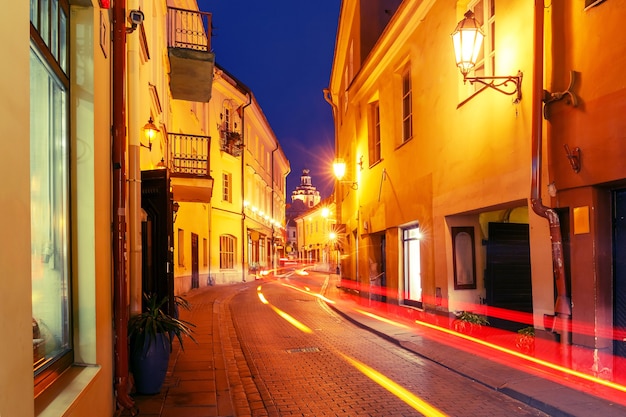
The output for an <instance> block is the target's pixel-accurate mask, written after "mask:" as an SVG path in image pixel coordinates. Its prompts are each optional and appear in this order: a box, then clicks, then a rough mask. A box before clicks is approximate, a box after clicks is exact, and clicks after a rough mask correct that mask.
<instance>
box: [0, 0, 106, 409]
mask: <svg viewBox="0 0 626 417" xmlns="http://www.w3.org/2000/svg"><path fill="white" fill-rule="evenodd" d="M4 12H5V13H3V14H2V17H0V22H1V24H0V27H1V29H0V32H1V33H2V35H3V38H4V39H11V41H10V42H4V43H3V45H2V47H0V49H1V51H2V54H3V55H4V56H10V57H11V65H5V66H3V67H2V68H1V69H0V74H1V75H2V76H1V77H0V91H2V97H3V101H2V104H1V105H0V106H1V107H2V111H1V112H0V120H1V121H2V124H3V126H4V129H5V132H4V134H3V135H2V139H0V149H2V152H3V154H4V155H6V156H7V158H6V161H5V163H4V164H2V167H1V168H0V172H2V174H3V176H4V178H5V179H6V181H5V183H6V184H5V186H4V187H3V188H4V191H3V193H2V194H1V196H0V200H1V201H2V207H3V209H2V215H3V217H4V218H5V219H9V221H7V222H6V224H5V226H4V231H3V236H5V237H6V238H5V239H3V243H2V244H1V245H2V250H0V265H2V267H3V269H4V273H5V276H6V277H11V278H10V279H4V280H3V281H2V291H0V293H2V302H1V303H0V305H1V307H0V308H1V309H2V311H1V313H2V316H3V317H4V318H5V319H4V320H3V325H2V327H3V333H5V334H7V335H11V336H10V343H3V346H2V348H0V353H1V357H2V364H1V365H0V387H1V392H2V395H0V413H2V414H3V415H16V416H17V415H19V416H34V415H55V416H61V415H66V416H69V415H86V414H93V410H94V409H97V410H99V412H100V413H101V414H100V415H112V414H113V412H114V410H115V400H114V396H113V384H112V381H113V376H112V374H113V366H112V357H113V352H112V346H113V336H112V321H111V317H112V311H111V304H112V298H111V246H110V243H111V240H110V238H111V235H110V219H111V211H110V207H111V203H110V186H111V185H110V168H111V166H110V156H109V155H110V126H111V120H110V117H109V114H110V99H109V98H110V83H109V80H110V70H109V68H110V56H108V57H107V56H105V55H104V53H103V51H102V50H101V48H100V44H99V41H100V39H99V38H98V37H97V36H94V34H97V33H99V27H100V23H101V22H100V10H99V9H98V7H97V6H96V7H83V6H72V7H71V17H70V25H71V27H70V36H71V46H70V54H71V58H70V62H71V63H72V69H71V72H72V74H73V75H72V77H71V95H70V98H69V100H70V103H69V108H70V123H71V125H70V135H71V136H70V146H71V149H70V155H71V178H70V181H71V184H72V187H71V196H70V202H71V203H70V204H71V213H72V214H71V219H70V221H71V228H72V231H73V235H72V246H71V251H72V283H73V291H72V300H71V301H72V307H73V309H72V318H73V329H72V331H73V347H74V362H75V363H76V364H79V363H80V364H82V365H74V366H71V367H70V368H69V370H68V371H67V372H66V373H65V374H64V377H62V378H60V379H58V380H56V381H55V383H54V384H52V385H51V386H50V387H48V388H47V389H46V390H44V391H43V393H42V394H41V395H39V397H38V398H37V399H34V398H33V383H34V380H33V356H32V355H31V348H32V347H31V346H32V337H33V334H32V311H33V299H32V292H31V290H32V287H31V280H32V272H31V268H32V267H31V240H30V230H31V221H30V215H31V194H30V191H31V183H30V176H31V166H30V164H31V162H30V146H29V143H30V129H29V126H30V119H31V114H30V103H29V100H28V97H29V90H30V79H29V75H30V72H29V68H30V56H29V47H30V40H29V39H30V35H29V21H30V19H29V3H28V2H16V3H15V4H13V3H11V4H7V5H5V7H4ZM105 24H107V25H108V24H109V23H108V18H107V15H106V11H105ZM108 27H109V28H110V26H108ZM79 75H80V76H79ZM9 318H10V319H9ZM28 342H31V343H28ZM85 365H86V366H85ZM72 378H73V379H74V380H73V381H72ZM70 383H72V384H73V385H72V387H73V388H72V389H71V390H69V389H68V388H69V387H70Z"/></svg>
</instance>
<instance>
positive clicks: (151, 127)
mask: <svg viewBox="0 0 626 417" xmlns="http://www.w3.org/2000/svg"><path fill="white" fill-rule="evenodd" d="M158 131H159V129H158V128H157V127H156V125H155V124H154V120H152V116H150V118H149V119H148V123H146V124H145V125H144V126H143V133H144V135H146V139H148V144H147V145H144V144H143V142H139V145H141V146H143V147H144V148H148V149H149V150H152V141H153V140H154V138H155V137H156V134H157V132H158Z"/></svg>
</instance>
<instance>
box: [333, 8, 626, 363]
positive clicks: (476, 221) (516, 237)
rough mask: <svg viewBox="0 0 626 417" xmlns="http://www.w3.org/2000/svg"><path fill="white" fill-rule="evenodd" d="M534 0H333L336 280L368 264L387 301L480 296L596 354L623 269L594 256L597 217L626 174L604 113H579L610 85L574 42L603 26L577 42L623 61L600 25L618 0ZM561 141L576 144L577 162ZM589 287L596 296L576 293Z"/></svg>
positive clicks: (469, 304)
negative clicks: (338, 227) (464, 66)
mask: <svg viewBox="0 0 626 417" xmlns="http://www.w3.org/2000/svg"><path fill="white" fill-rule="evenodd" d="M543 3H544V2H541V1H535V2H528V1H515V0H511V1H508V0H507V1H498V0H480V1H469V0H460V1H454V0H452V1H434V0H433V1H402V2H400V1H396V2H382V1H380V2H379V1H372V2H358V1H352V0H346V1H343V2H342V6H341V12H340V19H339V26H338V31H337V37H336V46H335V55H334V61H333V68H332V72H331V77H330V84H329V88H328V90H326V91H325V94H326V98H327V101H329V102H330V103H331V105H332V108H333V113H334V118H335V127H336V158H337V159H340V160H343V162H345V163H346V167H347V171H346V175H345V177H344V178H343V179H342V181H337V183H336V192H335V193H336V201H337V222H338V223H339V224H342V225H344V224H345V225H346V234H345V236H344V238H345V242H346V243H345V244H346V251H345V256H344V259H343V260H342V278H343V279H344V280H351V281H353V283H354V285H355V286H356V287H358V288H359V289H360V290H361V292H362V293H363V295H364V296H365V297H367V294H368V293H369V292H370V287H369V281H370V279H372V277H375V276H382V286H383V287H384V289H385V297H386V298H385V301H387V302H388V303H392V304H397V305H401V306H404V307H406V308H408V309H418V310H426V311H435V312H440V313H443V314H450V315H451V314H452V313H453V312H456V311H468V310H469V311H478V312H481V313H484V314H486V315H489V317H490V320H491V321H492V322H494V323H496V325H498V326H502V327H504V328H510V329H511V330H516V329H515V328H514V325H518V326H519V327H524V326H532V327H534V328H535V330H536V331H537V334H538V335H539V336H540V337H545V338H549V339H554V340H560V341H561V344H562V345H569V344H574V345H579V346H583V347H586V348H590V350H588V351H586V352H587V353H586V354H584V355H586V356H585V357H584V358H582V357H581V358H575V357H574V358H573V359H574V360H579V363H585V364H588V363H594V365H593V366H594V367H601V368H602V367H606V369H612V366H613V365H612V363H610V362H611V359H607V357H609V358H610V354H611V353H612V352H613V350H619V349H620V343H622V344H623V342H622V341H621V339H620V338H619V337H618V336H619V327H615V328H614V327H613V326H612V324H613V322H614V321H616V322H617V321H618V320H619V319H620V314H619V311H620V309H622V308H623V301H622V302H621V303H622V304H621V305H620V302H619V301H615V300H614V299H613V297H614V296H617V295H618V294H616V293H613V290H612V289H611V288H612V286H613V285H619V283H620V282H623V273H622V276H621V278H620V276H619V275H617V274H614V273H612V272H611V268H612V266H611V265H614V264H615V263H616V262H617V265H619V261H618V259H619V257H620V255H618V254H616V255H615V257H611V256H608V257H607V254H609V253H613V251H614V250H616V249H615V248H619V247H620V246H619V242H617V241H612V240H611V233H610V232H609V230H611V227H617V223H615V224H613V225H612V226H611V225H610V224H609V223H610V221H609V220H608V219H610V218H611V216H612V215H611V209H610V207H611V206H612V204H613V203H612V202H611V201H612V200H611V198H612V197H611V193H614V194H613V195H614V196H618V195H619V192H618V191H616V190H619V187H620V185H622V186H623V183H624V178H626V173H624V172H623V170H621V169H617V167H618V166H621V163H619V162H618V161H616V160H614V159H613V157H614V156H615V155H618V154H621V153H622V150H623V149H622V148H621V147H620V150H619V151H617V150H616V149H615V146H616V145H615V144H616V143H620V141H619V140H618V139H617V138H615V137H614V136H611V135H610V134H608V133H607V131H606V129H607V128H608V127H609V126H612V125H613V124H614V123H617V120H618V119H619V118H613V119H611V120H607V117H608V116H607V117H605V118H601V117H599V115H597V114H587V113H585V107H584V105H582V103H583V102H584V97H585V96H586V97H589V98H590V99H591V98H593V99H594V100H597V97H598V96H601V97H606V98H607V100H606V101H605V102H606V104H607V105H608V106H609V108H610V109H617V108H619V104H617V103H618V102H619V103H621V102H622V101H621V99H619V100H614V99H613V98H614V97H621V96H622V95H623V87H622V85H623V83H621V81H619V77H618V76H617V75H615V74H613V73H612V72H609V73H607V72H606V71H604V70H603V69H600V67H595V68H590V66H589V64H588V61H585V59H583V58H582V57H583V56H584V55H585V53H584V51H583V50H582V49H581V48H582V47H583V45H588V44H591V43H593V42H592V39H596V40H600V39H604V40H605V41H604V42H603V43H602V45H603V47H602V48H597V47H596V48H593V54H594V55H595V54H598V58H597V60H599V61H605V60H618V61H619V60H621V59H622V58H621V57H623V47H622V46H620V44H619V42H614V41H610V40H609V39H612V36H614V35H615V34H616V33H617V32H618V29H617V27H618V25H617V24H616V22H615V19H614V17H613V16H615V15H616V14H619V13H618V11H620V10H621V9H620V8H621V7H623V6H624V3H623V2H620V1H617V2H615V1H607V2H593V1H583V0H579V1H571V2H570V1H566V2H546V4H545V5H544V4H543ZM468 10H471V11H473V17H474V18H476V20H477V21H478V26H479V27H481V30H482V32H483V34H484V35H485V41H484V43H483V47H482V48H481V52H480V55H478V62H477V64H476V66H475V67H473V68H472V69H471V71H470V72H469V74H468V79H467V80H466V81H465V82H464V77H463V75H462V74H461V72H460V71H459V68H457V67H456V65H455V54H454V48H453V40H452V36H451V34H452V33H453V32H454V31H455V28H457V25H459V26H460V23H459V22H461V21H463V19H464V15H465V14H466V12H467V11H468ZM599 22H604V23H605V24H603V25H602V27H600V26H599ZM592 28H593V29H592ZM589 33H593V34H594V36H593V37H592V39H591V38H589V37H588V36H586V35H585V34H589ZM533 39H538V41H535V42H533ZM600 49H601V50H600ZM544 51H545V53H544ZM594 62H596V61H594ZM607 62H608V61H607ZM610 67H611V68H614V67H613V66H610ZM579 68H580V69H584V70H585V73H584V74H583V75H582V79H583V80H584V79H586V80H590V79H595V78H598V79H603V80H604V79H605V77H606V76H609V77H610V80H612V82H613V85H612V86H611V87H610V88H609V87H608V84H610V83H611V81H607V82H602V83H600V84H598V88H601V90H596V89H594V88H593V87H592V86H591V84H594V85H595V83H591V84H590V83H585V82H584V81H582V82H581V78H580V73H576V71H578V69H579ZM570 71H574V72H573V73H572V74H574V75H572V76H570ZM485 77H493V78H491V79H489V78H485ZM476 78H480V79H481V80H483V81H484V82H483V83H481V82H480V81H477V80H476ZM504 79H507V80H508V82H507V83H503V82H502V81H503V80H504ZM485 80H486V81H485ZM490 83H491V85H490V86H488V85H487V84H490ZM568 84H569V87H568ZM492 87H497V88H499V89H500V90H503V91H496V88H492ZM516 87H519V88H518V89H516ZM544 90H545V91H544ZM503 93H504V94H503ZM581 96H582V97H583V98H581ZM608 98H611V99H608ZM607 114H608V113H607ZM557 126H558V128H557ZM566 126H567V127H566ZM573 126H579V127H580V126H586V129H587V134H586V135H585V137H587V138H590V137H594V139H593V140H592V139H585V138H583V137H582V136H581V135H580V134H578V133H577V131H578V130H579V129H578V128H574V127H573ZM564 129H565V130H566V131H567V132H568V135H569V139H568V138H566V137H564V133H559V132H564V131H565V130H564ZM594 131H597V132H594ZM591 132H593V133H591ZM602 132H604V133H602ZM598 135H600V136H598ZM611 137H612V139H611V140H609V138H611ZM544 138H545V140H543V139H544ZM602 141H606V143H605V144H603V145H599V143H603V142H602ZM574 142H576V143H585V144H586V149H587V151H586V152H587V158H592V159H591V160H589V159H587V162H588V163H589V165H586V168H587V169H586V170H585V163H584V162H581V161H584V160H585V157H584V156H581V152H582V153H584V152H585V150H584V149H583V150H582V151H581V150H580V149H581V148H577V147H576V146H577V145H576V144H575V143H574ZM592 142H593V143H592ZM557 145H558V146H557ZM565 145H569V146H565ZM564 147H565V150H564ZM602 149H611V151H610V152H606V153H605V154H604V156H603V158H609V159H607V161H608V160H610V161H612V162H611V164H610V165H608V164H601V163H599V159H598V160H595V157H596V156H598V157H599V155H600V154H602V151H601V150H602ZM600 159H602V158H600ZM595 162H598V164H595ZM329 165H330V164H329ZM609 178H610V179H609ZM589 187H592V188H593V187H597V188H593V190H595V191H591V190H590V188H589ZM615 198H616V199H615V201H619V199H618V198H617V197H615ZM594 210H600V211H601V213H602V215H595V214H594ZM559 219H560V221H561V223H560V224H559ZM602 219H605V220H602ZM594 230H595V231H594ZM557 235H558V237H557ZM587 239H591V241H593V242H595V243H596V244H599V245H601V247H602V248H603V249H602V250H601V253H602V254H603V255H601V254H600V253H597V252H596V251H595V250H594V248H593V244H592V243H591V241H588V240H587ZM553 242H555V244H554V245H553V244H552V243H553ZM583 254H585V255H583ZM581 256H583V257H584V259H586V261H585V262H581V261H578V259H582V258H579V257H581ZM593 265H595V267H592V266H593ZM574 266H575V268H574ZM553 268H554V269H553ZM559 269H560V271H559ZM553 271H554V272H553ZM381 274H382V275H381ZM621 285H622V288H623V284H621ZM590 292H591V293H593V294H595V295H596V298H594V299H595V300H603V301H602V302H600V303H590V302H587V301H589V300H590V299H589V297H588V295H589V293H590ZM622 293H623V290H622ZM622 299H623V296H622ZM572 300H577V302H572ZM611 300H613V301H611ZM506 312H512V315H509V314H508V313H506ZM518 313H519V314H518ZM513 316H514V317H513ZM492 319H493V320H492ZM569 324H573V325H574V330H573V331H572V332H571V333H570V332H569V330H568V329H567V326H568V325H569ZM576 326H579V327H576ZM622 326H623V325H622ZM519 327H517V328H519ZM589 328H593V331H592V332H591V333H592V334H589V333H588V329H589ZM616 329H617V330H616ZM615 331H617V332H618V333H615V335H616V336H615V337H614V339H613V340H611V338H610V337H607V334H614V332H615ZM568 349H569V348H563V353H565V356H564V357H566V359H565V361H568V360H569V359H567V355H569V354H570V353H569V350H568ZM622 351H623V350H622ZM594 352H595V353H594ZM598 352H602V353H603V354H604V353H606V354H608V355H609V356H607V357H603V358H602V359H598V356H597V355H596V353H598ZM594 355H596V356H594ZM622 355H623V354H622Z"/></svg>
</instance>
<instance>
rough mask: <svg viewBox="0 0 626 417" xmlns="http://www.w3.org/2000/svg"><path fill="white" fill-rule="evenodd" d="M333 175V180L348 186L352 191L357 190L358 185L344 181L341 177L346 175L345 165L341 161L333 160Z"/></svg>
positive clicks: (354, 182)
mask: <svg viewBox="0 0 626 417" xmlns="http://www.w3.org/2000/svg"><path fill="white" fill-rule="evenodd" d="M333 173H334V174H335V178H337V180H338V181H339V182H340V183H342V184H350V186H351V187H352V189H353V190H358V189H359V183H358V182H356V181H344V180H343V177H344V176H345V175H346V163H345V162H344V161H343V160H342V159H335V162H334V163H333Z"/></svg>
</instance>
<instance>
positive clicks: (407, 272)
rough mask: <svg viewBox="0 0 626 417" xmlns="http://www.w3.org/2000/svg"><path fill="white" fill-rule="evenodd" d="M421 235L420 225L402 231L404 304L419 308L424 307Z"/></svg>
mask: <svg viewBox="0 0 626 417" xmlns="http://www.w3.org/2000/svg"><path fill="white" fill-rule="evenodd" d="M420 237H421V235H420V229H419V226H413V227H410V228H407V229H404V230H403V231H402V246H403V258H404V259H403V260H404V271H403V273H404V304H406V305H410V306H414V307H419V308H421V307H422V277H421V268H420V264H421V262H420Z"/></svg>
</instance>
